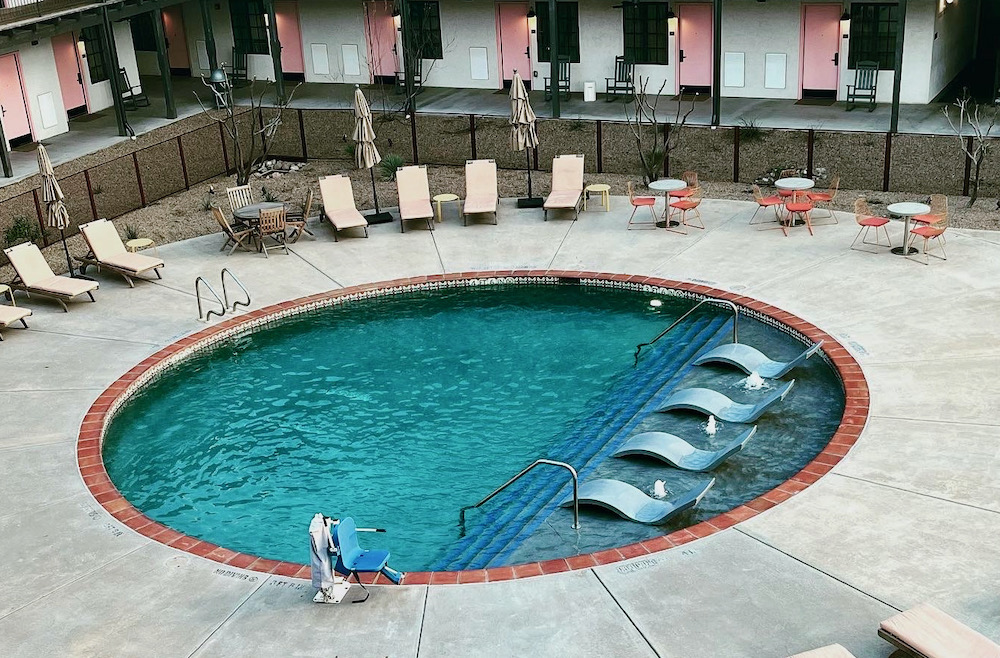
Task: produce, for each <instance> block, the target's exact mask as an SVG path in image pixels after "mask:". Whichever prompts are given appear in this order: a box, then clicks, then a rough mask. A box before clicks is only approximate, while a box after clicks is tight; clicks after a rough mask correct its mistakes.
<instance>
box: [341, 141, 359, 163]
mask: <svg viewBox="0 0 1000 658" xmlns="http://www.w3.org/2000/svg"><path fill="white" fill-rule="evenodd" d="M357 148H358V145H357V144H355V143H354V142H348V143H346V144H344V157H345V158H346V159H347V160H350V161H351V162H354V153H355V151H356V150H357Z"/></svg>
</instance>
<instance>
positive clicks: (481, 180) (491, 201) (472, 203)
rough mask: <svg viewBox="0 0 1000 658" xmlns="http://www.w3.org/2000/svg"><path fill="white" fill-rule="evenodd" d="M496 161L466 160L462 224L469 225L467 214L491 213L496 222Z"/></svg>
mask: <svg viewBox="0 0 1000 658" xmlns="http://www.w3.org/2000/svg"><path fill="white" fill-rule="evenodd" d="M498 199H499V194H498V192H497V163H496V162H495V161H494V160H466V162H465V205H464V206H463V207H462V224H463V225H465V226H468V225H469V215H483V214H487V213H493V223H494V224H496V223H497V201H498Z"/></svg>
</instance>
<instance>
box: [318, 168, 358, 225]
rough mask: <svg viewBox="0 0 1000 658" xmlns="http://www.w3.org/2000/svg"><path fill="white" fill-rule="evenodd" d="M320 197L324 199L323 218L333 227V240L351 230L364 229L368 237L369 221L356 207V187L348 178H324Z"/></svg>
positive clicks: (321, 181)
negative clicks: (343, 232)
mask: <svg viewBox="0 0 1000 658" xmlns="http://www.w3.org/2000/svg"><path fill="white" fill-rule="evenodd" d="M319 195H320V197H321V198H322V199H323V216H324V217H326V219H327V220H328V221H329V222H330V225H331V226H333V239H334V240H337V239H338V238H337V234H338V233H340V232H341V231H346V230H347V229H350V228H363V229H364V230H365V237H366V238H367V237H368V220H367V219H365V217H364V215H362V214H361V213H360V212H358V208H357V206H356V205H354V187H353V186H352V185H351V179H350V178H348V177H347V176H340V175H337V176H324V177H323V178H320V179H319Z"/></svg>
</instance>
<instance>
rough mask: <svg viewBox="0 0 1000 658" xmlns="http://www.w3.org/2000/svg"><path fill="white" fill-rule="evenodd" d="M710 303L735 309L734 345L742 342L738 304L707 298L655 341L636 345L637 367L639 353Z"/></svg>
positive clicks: (678, 319) (672, 324) (657, 336)
mask: <svg viewBox="0 0 1000 658" xmlns="http://www.w3.org/2000/svg"><path fill="white" fill-rule="evenodd" d="M708 303H712V304H723V305H725V306H728V307H729V308H731V309H733V342H734V343H738V342H740V340H739V339H740V334H739V323H740V310H739V307H737V306H736V304H734V303H732V302H731V301H729V300H727V299H716V298H715V297H706V298H705V299H703V300H701V301H700V302H698V303H697V304H695V305H694V306H692V307H691V308H690V309H688V311H687V312H686V313H685V314H684V315H682V316H681V317H679V318H677V319H676V320H674V321H673V322H672V323H670V326H669V327H667V328H666V329H664V330H663V331H661V332H660V333H659V334H657V335H656V338H654V339H653V340H651V341H649V342H648V343H639V344H638V345H636V346H635V365H639V353H640V352H641V351H642V348H644V347H649V346H650V345H652V344H653V343H655V342H656V341H658V340H660V339H661V338H663V337H664V336H666V335H667V334H668V333H670V331H671V330H672V329H673V328H674V327H676V326H677V325H679V324H680V323H681V322H683V321H684V320H686V319H687V317H688V316H689V315H691V314H692V313H694V312H695V311H697V310H698V307H699V306H701V305H702V304H708Z"/></svg>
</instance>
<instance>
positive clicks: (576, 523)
mask: <svg viewBox="0 0 1000 658" xmlns="http://www.w3.org/2000/svg"><path fill="white" fill-rule="evenodd" d="M543 464H547V465H549V466H559V467H560V468H565V469H566V470H567V471H569V473H570V475H571V476H572V477H573V529H574V530H577V529H579V527H580V495H579V488H580V478H579V476H577V473H576V469H575V468H573V467H572V466H570V465H569V464H567V463H566V462H560V461H555V460H553V459H536V460H535V461H534V462H532V463H531V465H530V466H528V467H527V468H525V469H524V470H522V471H521V472H520V473H518V474H517V475H515V476H514V477H512V478H511V479H509V480H507V481H506V482H504V483H503V484H502V485H500V486H499V487H497V488H496V489H494V490H493V493H491V494H490V495H489V496H487V497H486V498H483V499H482V500H481V501H479V502H478V503H476V504H475V505H466V506H465V507H463V508H462V509H461V510H459V512H458V527H459V537H464V536H465V512H466V511H468V510H470V509H476V508H477V507H480V506H482V505H485V504H486V503H488V502H489V501H491V500H493V497H494V496H496V495H497V494H498V493H500V492H501V491H503V490H504V489H506V488H507V487H509V486H510V485H512V484H514V483H515V482H517V481H518V480H520V479H521V478H522V477H524V476H525V475H527V474H528V471H530V470H531V469H533V468H535V467H536V466H541V465H543Z"/></svg>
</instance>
